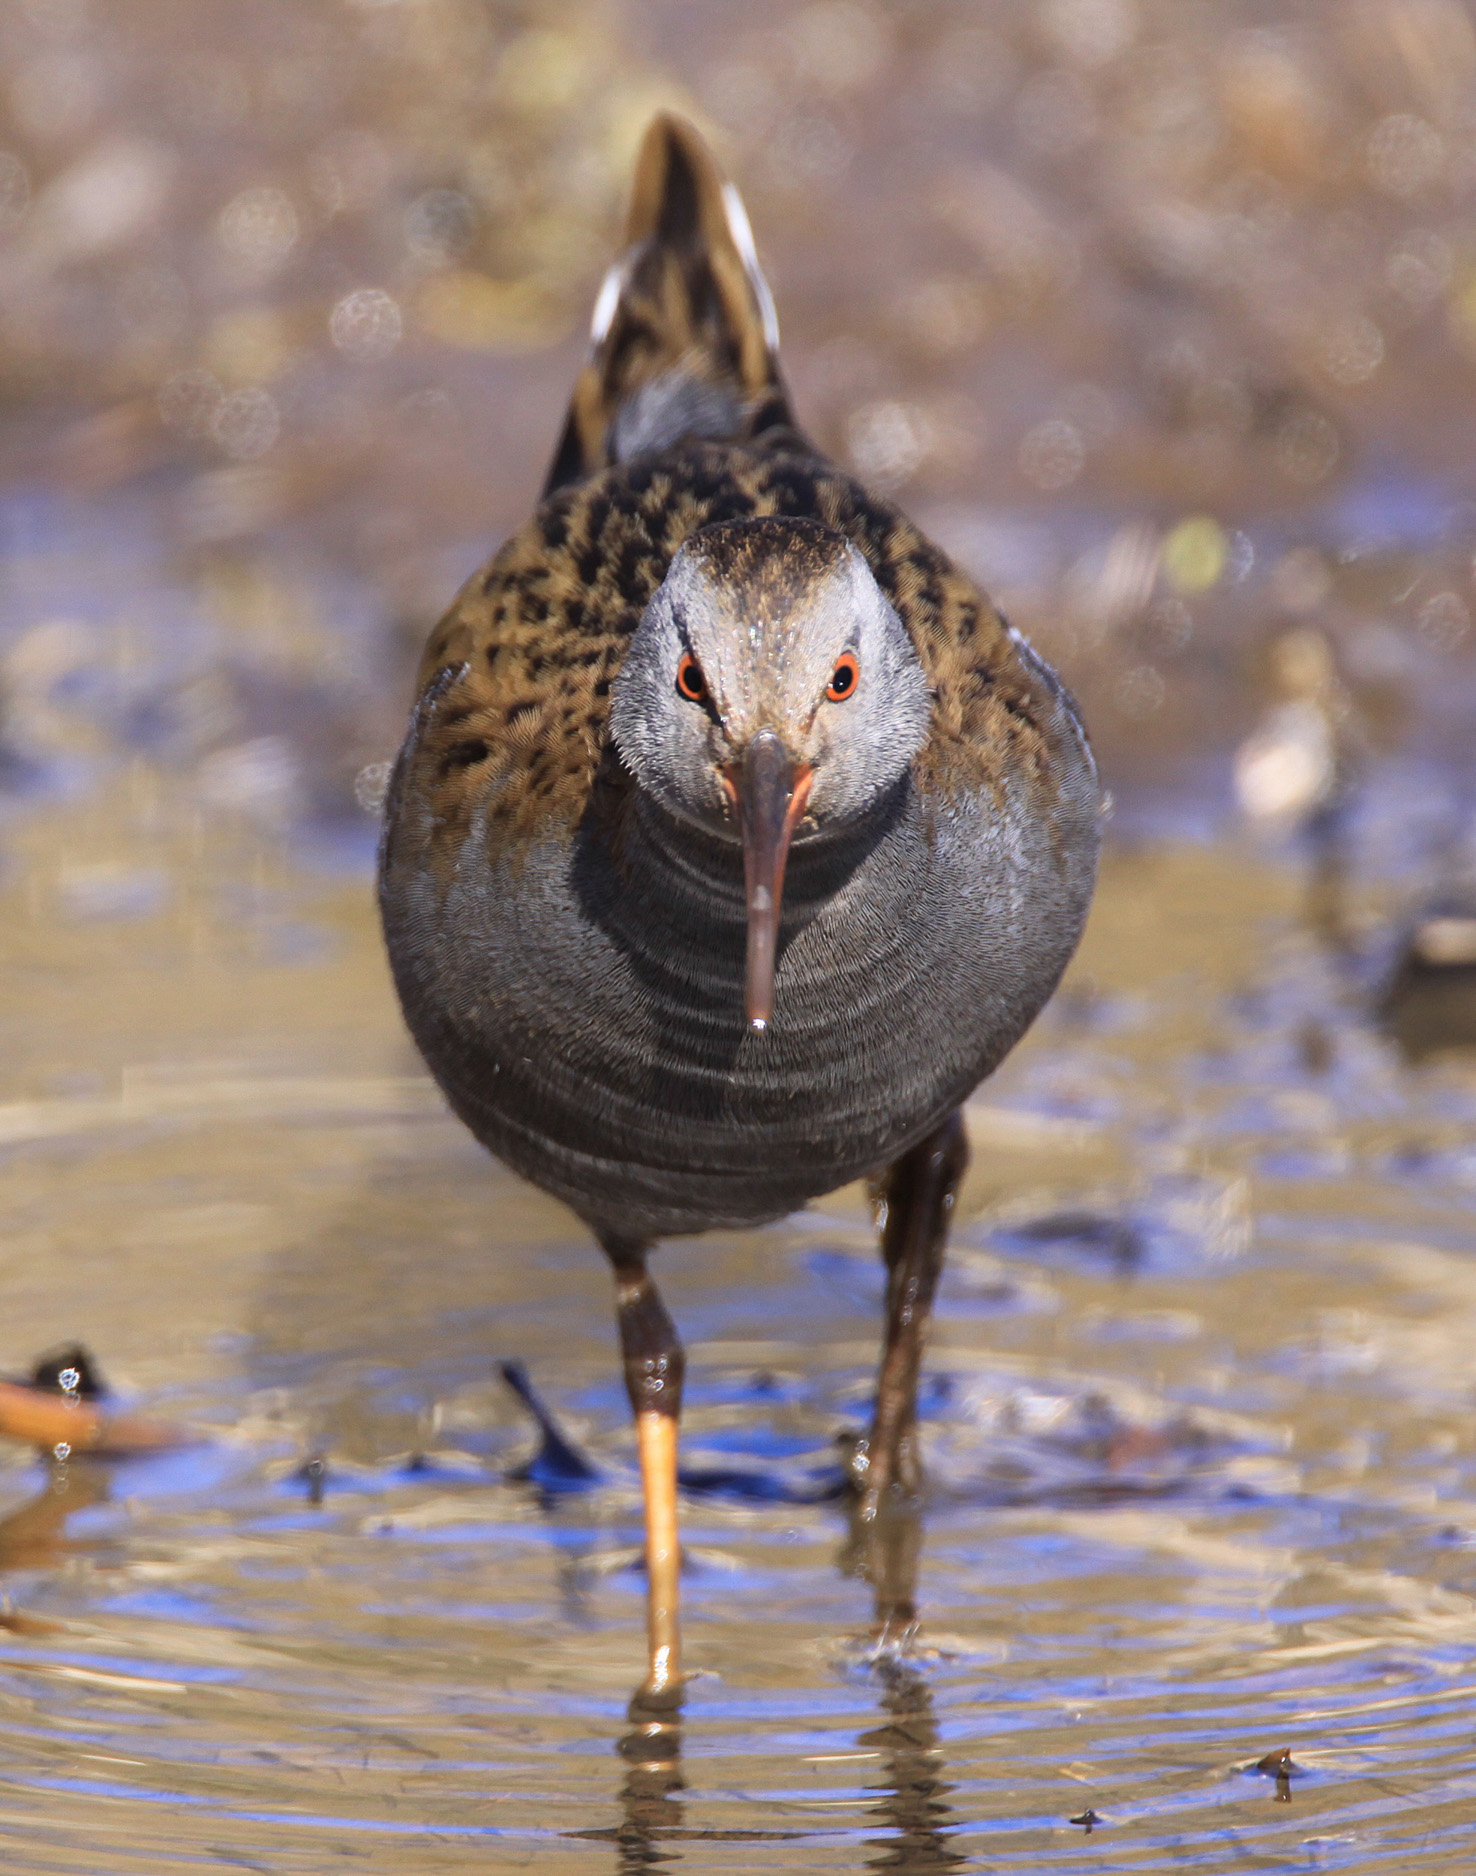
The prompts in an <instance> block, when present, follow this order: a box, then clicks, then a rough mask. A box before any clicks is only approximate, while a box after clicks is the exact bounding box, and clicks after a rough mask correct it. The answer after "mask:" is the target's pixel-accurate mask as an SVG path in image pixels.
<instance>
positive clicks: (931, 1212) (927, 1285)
mask: <svg viewBox="0 0 1476 1876" xmlns="http://www.w3.org/2000/svg"><path fill="white" fill-rule="evenodd" d="M968 1160H969V1149H968V1141H967V1139H966V1138H965V1135H964V1127H963V1120H962V1117H961V1116H960V1115H959V1113H958V1112H957V1111H956V1110H955V1112H954V1113H952V1114H950V1115H949V1117H948V1118H947V1120H945V1121H944V1122H943V1123H942V1125H941V1126H939V1127H937V1128H935V1129H934V1131H933V1132H932V1133H930V1134H929V1135H928V1136H927V1138H926V1139H924V1140H920V1141H919V1142H918V1144H917V1145H916V1146H915V1147H913V1148H912V1149H911V1150H910V1151H909V1152H907V1153H904V1154H903V1155H902V1157H901V1159H899V1160H898V1161H897V1162H896V1163H895V1165H893V1166H892V1167H891V1169H890V1170H889V1171H888V1173H887V1175H886V1179H885V1181H884V1183H883V1185H882V1193H881V1196H882V1199H883V1202H884V1205H885V1222H884V1224H883V1226H882V1257H883V1260H884V1261H885V1263H886V1266H887V1335H886V1345H885V1347H884V1349H883V1351H882V1360H881V1372H880V1374H879V1375H878V1377H877V1384H876V1410H875V1413H874V1415H873V1418H872V1422H871V1433H870V1436H869V1438H868V1439H867V1441H866V1444H865V1446H864V1447H863V1448H861V1449H860V1450H859V1451H858V1453H857V1456H856V1462H855V1468H854V1470H855V1483H856V1488H857V1491H858V1492H859V1494H860V1507H859V1510H860V1515H861V1517H862V1519H863V1520H865V1521H868V1522H870V1521H873V1520H874V1519H875V1518H876V1516H877V1514H878V1512H879V1511H880V1510H881V1509H882V1508H883V1506H884V1505H885V1504H886V1503H887V1502H888V1501H889V1500H897V1499H907V1498H910V1497H912V1496H913V1495H915V1493H916V1492H917V1490H918V1487H919V1486H920V1484H921V1483H922V1469H921V1466H920V1464H919V1462H918V1452H917V1377H918V1369H919V1367H920V1366H921V1363H922V1350H923V1338H924V1336H925V1334H926V1332H927V1326H928V1318H929V1316H930V1314H931V1313H932V1308H933V1292H934V1291H935V1290H936V1289H937V1287H938V1273H939V1271H940V1270H941V1269H942V1268H943V1247H944V1243H945V1241H946V1239H947V1236H948V1216H949V1213H950V1212H951V1211H952V1209H953V1195H954V1193H955V1192H956V1191H957V1190H958V1183H959V1180H960V1179H962V1177H963V1173H964V1168H965V1167H966V1166H967V1165H968Z"/></svg>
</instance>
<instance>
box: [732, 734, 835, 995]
mask: <svg viewBox="0 0 1476 1876" xmlns="http://www.w3.org/2000/svg"><path fill="white" fill-rule="evenodd" d="M814 779H815V772H814V770H813V769H812V768H811V767H810V765H809V764H808V763H807V762H795V761H793V760H791V758H790V755H789V752H788V750H786V749H785V747H784V745H783V743H782V742H780V740H779V738H778V737H777V736H776V735H775V734H774V732H773V730H760V731H759V733H758V735H757V736H755V737H754V739H753V741H752V742H751V743H750V744H749V745H748V747H747V749H746V750H745V751H744V752H743V758H742V760H741V761H740V762H735V763H733V764H732V766H731V767H730V768H728V769H725V770H724V772H723V787H724V788H725V789H726V790H727V794H728V799H729V801H731V802H732V804H733V808H734V811H735V812H736V814H737V816H738V829H739V832H740V833H741V834H742V836H743V879H744V888H745V892H746V896H747V900H748V963H747V970H746V974H745V975H746V981H745V988H744V1010H745V1012H746V1014H747V1016H748V1026H749V1028H750V1029H767V1028H768V1026H769V1022H770V1020H771V1018H772V1017H773V1014H774V962H775V953H776V950H777V947H778V942H779V908H780V903H781V901H782V899H783V896H784V863H785V861H786V860H787V859H788V858H789V843H790V841H791V840H792V839H793V838H794V830H795V827H796V826H797V825H798V823H799V818H800V816H801V815H802V814H803V813H804V811H805V803H806V802H807V801H808V800H809V798H810V784H811V782H812V781H813V780H814Z"/></svg>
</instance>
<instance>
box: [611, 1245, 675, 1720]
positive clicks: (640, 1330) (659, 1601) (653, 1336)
mask: <svg viewBox="0 0 1476 1876" xmlns="http://www.w3.org/2000/svg"><path fill="white" fill-rule="evenodd" d="M601 1243H602V1244H603V1246H604V1250H605V1255H606V1256H607V1257H608V1258H609V1259H610V1262H611V1264H612V1266H613V1267H614V1271H615V1314H616V1319H617V1321H618V1322H619V1324H620V1349H621V1353H622V1355H623V1356H624V1358H625V1386H626V1390H627V1392H628V1393H629V1395H630V1404H631V1408H632V1409H633V1411H634V1413H635V1423H636V1443H637V1445H638V1447H639V1449H640V1456H641V1490H642V1493H643V1495H644V1498H645V1504H646V1630H647V1636H648V1639H649V1642H650V1668H649V1672H648V1674H647V1677H646V1684H645V1686H644V1687H643V1688H642V1689H641V1691H640V1693H639V1694H638V1695H637V1696H636V1700H637V1703H638V1704H639V1705H640V1706H641V1707H642V1708H643V1709H650V1708H651V1707H653V1706H668V1707H675V1706H680V1704H681V1697H682V1693H681V1690H682V1673H681V1633H680V1628H679V1620H678V1605H679V1600H680V1597H679V1591H680V1582H681V1569H682V1552H681V1542H680V1539H679V1537H678V1535H677V1424H678V1420H679V1418H680V1415H681V1411H682V1377H683V1375H684V1374H685V1372H686V1367H687V1358H686V1356H685V1354H683V1352H682V1345H681V1342H680V1341H679V1340H678V1338H677V1332H676V1324H675V1323H674V1322H673V1321H672V1319H671V1317H670V1316H669V1315H667V1313H666V1305H665V1304H664V1303H663V1302H662V1300H661V1294H660V1292H659V1291H658V1290H657V1288H656V1285H655V1284H654V1283H653V1282H652V1281H651V1278H650V1276H649V1275H648V1274H647V1271H646V1253H647V1251H648V1250H649V1248H650V1247H649V1246H648V1245H646V1244H643V1243H640V1242H638V1241H636V1240H632V1239H629V1238H615V1237H602V1238H601Z"/></svg>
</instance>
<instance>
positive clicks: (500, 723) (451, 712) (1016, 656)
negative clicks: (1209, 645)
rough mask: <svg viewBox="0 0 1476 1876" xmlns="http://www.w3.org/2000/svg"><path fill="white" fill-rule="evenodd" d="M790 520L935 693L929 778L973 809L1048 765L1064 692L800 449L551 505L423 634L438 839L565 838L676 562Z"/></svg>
mask: <svg viewBox="0 0 1476 1876" xmlns="http://www.w3.org/2000/svg"><path fill="white" fill-rule="evenodd" d="M747 515H793V516H802V517H807V518H811V519H815V520H818V521H821V522H824V523H826V524H827V525H829V526H830V527H833V528H836V529H838V530H839V531H840V532H841V533H843V534H845V535H846V536H848V537H849V539H850V540H852V541H853V542H854V543H855V545H856V546H857V547H858V548H859V549H860V551H861V553H862V554H863V555H864V556H865V558H866V560H867V561H868V563H869V564H870V566H871V569H872V571H873V573H874V574H875V575H876V578H877V581H878V583H879V584H880V586H881V588H882V591H883V592H884V593H885V594H886V595H887V597H888V599H889V600H890V601H891V602H892V604H893V605H894V606H895V607H896V609H897V612H898V614H899V615H900V617H901V619H902V621H903V623H904V625H905V626H906V627H907V629H908V631H909V633H910V634H911V636H912V639H913V642H914V643H915V644H916V646H917V649H918V654H919V657H920V658H921V660H922V664H923V668H924V670H925V672H926V674H927V676H928V679H929V682H930V683H931V684H932V686H933V691H934V698H935V701H934V707H933V709H934V726H935V727H934V733H933V735H932V736H931V737H930V739H929V743H928V747H927V749H926V750H925V752H924V755H923V757H922V758H921V759H920V778H922V779H926V780H927V781H928V782H929V783H930V784H932V785H934V786H936V787H938V788H940V789H942V790H944V791H946V792H952V791H961V792H964V793H967V792H969V791H972V790H975V789H978V788H980V787H984V788H989V787H993V786H994V785H996V783H997V782H998V781H999V779H1000V778H1001V777H1002V776H1004V775H1005V774H1007V773H1009V774H1013V775H1014V776H1015V777H1016V778H1020V777H1022V776H1023V777H1025V778H1027V779H1028V778H1029V777H1030V776H1031V775H1033V774H1035V773H1036V772H1037V771H1038V770H1039V769H1041V767H1042V765H1043V764H1044V763H1045V762H1046V761H1047V760H1048V757H1047V752H1046V750H1045V746H1044V743H1043V740H1042V730H1041V727H1040V726H1041V724H1042V723H1043V722H1044V721H1046V720H1048V719H1049V718H1050V717H1051V716H1052V715H1054V713H1055V707H1056V702H1057V700H1058V698H1059V697H1060V696H1061V692H1060V688H1059V685H1058V684H1057V681H1056V680H1055V678H1054V677H1053V675H1052V674H1051V673H1050V672H1049V671H1048V670H1047V668H1046V667H1045V666H1044V665H1043V664H1041V662H1040V661H1039V660H1038V659H1036V658H1035V657H1034V655H1033V654H1032V653H1031V652H1029V650H1028V649H1027V648H1026V647H1024V646H1023V645H1022V643H1021V642H1020V641H1019V639H1018V638H1016V636H1015V635H1014V634H1013V633H1012V632H1010V630H1009V629H1008V627H1007V626H1006V625H1005V624H1004V622H1003V621H1002V620H1001V619H1000V617H999V614H998V613H997V612H996V611H995V610H994V608H993V607H992V606H991V605H990V604H989V602H988V600H986V599H985V598H984V596H983V595H982V594H981V593H980V591H979V589H978V588H977V587H976V586H975V585H974V584H973V582H972V581H971V580H969V579H968V578H967V577H966V576H965V575H964V574H963V573H961V572H960V571H959V570H958V568H956V567H955V566H954V565H953V564H952V562H951V561H950V560H949V559H948V558H947V556H946V555H945V554H944V553H943V552H942V551H941V550H940V549H939V548H937V547H935V546H934V545H933V543H932V542H931V541H929V540H928V539H927V538H926V536H924V535H923V534H922V533H921V532H920V531H919V530H918V529H917V528H916V527H915V526H914V525H913V524H912V523H911V522H910V521H909V520H908V519H907V518H906V516H905V515H903V514H901V513H900V512H899V511H898V510H897V509H896V508H894V507H893V506H892V504H891V503H890V502H886V501H883V500H881V499H880V498H878V497H877V496H874V495H871V494H868V493H867V491H866V490H865V489H863V488H862V487H861V486H860V484H859V483H857V482H855V481H854V480H852V478H851V477H849V476H847V475H845V474H843V473H842V472H841V471H840V470H838V469H836V468H835V467H834V466H833V465H831V464H829V463H827V462H826V461H825V460H824V459H823V458H821V457H819V456H818V455H817V454H815V452H813V451H812V450H811V449H810V447H809V446H808V445H807V444H806V443H804V442H803V441H802V440H801V439H800V438H798V437H796V436H795V435H794V434H793V432H791V431H787V430H784V431H776V432H773V433H771V434H770V435H769V436H766V437H763V438H760V439H758V440H757V441H756V442H754V443H752V444H750V445H748V446H745V447H741V448H739V447H733V446H727V445H721V444H694V445H691V446H688V447H686V448H684V449H682V450H681V451H679V452H676V453H671V454H664V455H660V456H655V457H650V458H642V459H638V460H636V461H634V462H631V463H625V464H619V465H616V466H615V467H614V468H611V469H607V470H605V471H604V472H603V473H601V474H599V475H597V476H595V477H593V478H592V479H591V480H589V481H587V482H585V483H582V484H580V485H578V486H577V487H573V488H567V489H561V490H559V491H558V493H556V494H555V495H553V496H552V497H551V498H550V499H549V500H547V501H546V502H545V503H544V504H543V506H542V507H541V508H540V509H539V510H538V512H537V514H535V515H534V517H533V519H532V520H531V521H529V522H528V523H527V525H526V526H525V527H523V528H521V529H519V531H518V532H517V533H516V534H515V535H513V537H512V538H511V539H510V540H509V541H508V542H507V543H506V544H505V546H504V547H503V548H502V550H501V552H500V553H498V554H497V556H496V557H495V559H494V560H493V561H492V562H491V564H490V566H488V567H487V568H486V570H485V571H484V572H482V573H480V574H478V575H476V576H475V577H474V578H473V579H472V581H471V582H470V583H469V584H468V585H467V586H466V587H465V588H464V589H463V591H462V593H461V595H460V597H459V598H458V599H457V601H456V603H455V604H454V605H453V607H452V608H451V611H450V612H449V613H448V614H447V616H446V618H445V619H444V620H443V621H442V623H441V624H440V625H439V626H438V627H437V628H436V630H435V631H434V632H433V633H432V634H431V637H430V642H429V643H428V645H427V646H426V651H425V657H424V660H423V663H422V666H421V672H420V683H419V688H420V689H421V690H423V689H424V688H425V686H426V685H428V684H429V683H430V682H431V681H432V680H434V679H436V678H437V676H438V675H440V674H444V676H443V677H442V685H443V688H442V690H441V693H440V697H439V701H438V704H437V707H436V709H435V711H434V713H433V718H432V720H431V721H429V722H428V723H426V724H425V726H424V729H423V733H422V739H421V744H420V747H419V749H418V751H417V752H416V754H415V756H414V758H413V760H414V763H415V768H416V776H417V785H418V786H420V787H424V788H428V789H429V790H430V791H431V793H432V795H433V797H434V801H435V805H436V816H437V822H438V826H439V828H440V839H442V840H444V841H445V842H447V843H450V844H453V845H459V842H460V840H461V838H462V836H463V835H464V833H465V831H466V828H467V826H468V824H469V822H470V818H471V815H472V813H473V811H474V809H475V808H476V807H477V805H478V804H484V805H485V810H486V820H487V839H488V842H489V848H490V849H492V850H496V849H497V848H500V847H503V846H505V845H506V844H508V843H515V842H521V841H524V840H526V839H528V838H529V837H531V836H532V835H533V834H535V833H536V832H538V831H540V830H546V829H548V828H550V827H562V828H564V829H566V830H570V831H572V829H573V827H574V826H575V824H576V823H577V821H578V820H579V818H580V816H581V814H582V813H583V811H584V808H585V806H586V803H587V802H588V800H589V797H590V791H591V788H592V785H593V783H594V778H595V773H596V770H597V768H598V766H599V763H600V759H601V754H602V752H603V750H604V747H605V742H606V733H607V724H608V719H609V710H610V691H611V687H612V685H613V683H614V680H615V675H616V673H617V672H618V671H619V669H620V664H621V660H622V659H623V657H624V655H625V649H626V646H627V644H628V642H629V639H630V636H631V634H632V633H633V632H634V631H635V629H636V626H637V625H638V624H639V623H640V618H641V614H642V613H643V611H644V610H645V607H646V604H647V602H648V601H649V599H650V597H651V595H652V594H653V593H654V592H655V590H656V588H657V587H658V586H659V585H660V583H661V580H662V579H663V577H664V576H665V573H666V569H667V567H668V565H669V564H670V562H671V559H672V556H673V555H674V554H675V553H676V551H677V549H678V547H680V545H681V544H682V542H683V541H684V540H685V539H686V538H687V536H688V535H690V534H692V533H694V532H695V531H696V530H697V529H698V528H700V527H704V526H706V525H707V524H708V523H710V522H716V521H726V520H733V519H737V518H739V517H742V516H747Z"/></svg>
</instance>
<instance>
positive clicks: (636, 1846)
mask: <svg viewBox="0 0 1476 1876" xmlns="http://www.w3.org/2000/svg"><path fill="white" fill-rule="evenodd" d="M630 1718H631V1721H632V1725H631V1730H630V1731H629V1732H628V1733H626V1734H625V1736H624V1737H623V1738H622V1739H621V1741H620V1744H619V1746H618V1747H617V1751H618V1752H619V1754H620V1756H621V1758H622V1759H624V1760H625V1762H626V1767H627V1770H626V1774H625V1783H624V1784H623V1785H622V1786H621V1788H620V1812H621V1821H620V1825H619V1828H618V1829H617V1831H616V1834H615V1842H616V1845H617V1850H616V1857H615V1868H616V1871H617V1876H637V1873H638V1872H639V1871H641V1870H646V1869H649V1868H650V1867H651V1865H652V1864H653V1863H669V1862H675V1861H676V1860H677V1858H676V1853H675V1852H674V1851H672V1850H669V1849H663V1848H662V1847H661V1845H662V1843H663V1841H668V1842H669V1841H670V1840H671V1839H673V1838H676V1837H680V1836H682V1835H683V1834H684V1833H683V1819H684V1817H685V1815H686V1811H685V1807H684V1806H683V1804H682V1803H681V1800H680V1798H679V1797H678V1796H677V1795H676V1794H677V1793H679V1792H682V1791H685V1790H686V1788H687V1781H686V1779H685V1778H684V1777H683V1776H682V1763H681V1760H682V1732H681V1722H680V1720H679V1719H678V1718H677V1717H676V1715H674V1714H671V1713H664V1714H660V1715H657V1714H646V1713H644V1712H643V1710H642V1707H641V1702H640V1696H639V1695H637V1696H636V1698H635V1699H634V1700H633V1701H632V1702H631V1707H630Z"/></svg>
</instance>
